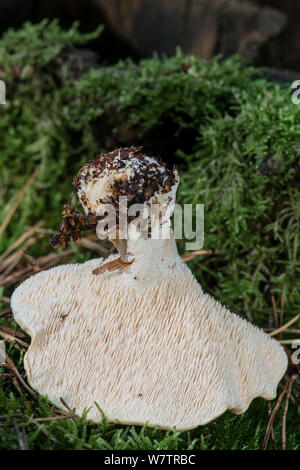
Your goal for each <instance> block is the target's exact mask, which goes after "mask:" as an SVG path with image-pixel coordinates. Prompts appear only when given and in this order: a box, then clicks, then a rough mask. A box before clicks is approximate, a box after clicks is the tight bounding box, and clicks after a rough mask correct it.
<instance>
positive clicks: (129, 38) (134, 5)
mask: <svg viewBox="0 0 300 470" xmlns="http://www.w3.org/2000/svg"><path fill="white" fill-rule="evenodd" d="M43 18H59V19H60V22H61V24H62V25H63V26H64V27H66V28H67V27H69V26H70V25H71V24H72V23H73V22H74V21H75V20H79V21H80V25H81V26H80V28H81V31H83V32H87V31H92V30H94V29H95V28H96V27H97V26H98V25H99V24H100V23H103V24H104V25H105V31H104V33H103V34H102V35H101V37H100V38H99V39H98V40H97V41H94V42H93V43H92V44H90V45H89V47H90V48H91V49H93V50H94V51H96V52H97V53H98V54H99V56H100V57H101V59H102V60H106V61H107V62H109V63H112V62H114V61H116V60H117V59H118V58H122V57H127V56H131V57H133V58H134V59H139V58H141V57H149V56H151V55H152V54H153V51H157V52H158V53H159V54H162V53H165V54H166V55H172V54H174V52H175V49H176V46H178V45H180V46H181V48H182V50H183V51H184V52H185V53H192V54H195V55H198V56H200V57H203V58H206V59H209V58H211V57H213V56H214V55H216V54H222V55H223V56H224V57H228V56H230V55H231V54H234V53H238V54H240V55H241V56H243V57H245V58H246V59H249V60H251V61H252V62H254V64H256V65H263V66H268V67H271V68H275V69H280V70H292V71H299V70H300V2H299V1H297V0H284V1H283V0H52V1H49V0H0V34H2V33H3V32H4V31H5V30H6V29H7V28H8V27H14V28H17V27H20V26H21V25H22V24H23V23H24V22H25V21H27V20H30V21H31V22H34V23H35V22H39V21H41V20H42V19H43Z"/></svg>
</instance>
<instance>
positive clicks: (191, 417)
mask: <svg viewBox="0 0 300 470" xmlns="http://www.w3.org/2000/svg"><path fill="white" fill-rule="evenodd" d="M140 150H141V149H140V148H129V149H126V148H125V149H119V150H115V151H113V152H110V153H108V154H107V155H100V156H99V157H98V158H96V159H95V160H94V161H91V162H89V163H88V164H87V165H85V166H84V167H83V168H82V169H81V170H80V171H79V173H78V174H77V175H76V177H75V179H74V185H75V187H76V189H77V192H78V196H79V199H80V200H81V202H82V205H83V207H84V208H85V211H86V213H92V214H94V215H97V216H99V214H100V213H101V210H100V207H101V205H103V204H107V203H111V204H113V205H115V206H116V207H117V199H116V198H117V196H119V195H125V196H126V197H127V198H128V206H129V207H131V205H132V204H134V203H136V202H138V203H141V204H143V207H145V208H146V206H147V205H149V202H151V201H155V202H156V203H157V204H158V205H159V206H160V207H161V208H163V215H162V217H161V218H160V219H159V220H158V219H155V221H154V222H155V223H156V228H158V229H159V231H160V233H164V234H168V235H169V237H163V239H162V238H161V239H157V238H156V239H154V238H151V237H148V238H146V237H144V236H143V235H142V231H140V232H139V229H138V226H137V225H136V226H135V230H131V229H128V233H127V236H128V238H127V240H125V242H126V243H125V244H124V243H123V242H124V240H122V241H121V239H120V237H119V235H120V214H117V219H116V234H117V236H116V238H115V239H113V242H114V244H115V246H116V247H117V248H118V249H119V250H120V251H119V254H120V255H121V258H122V262H123V264H125V265H126V266H125V269H118V262H117V260H118V257H119V255H111V256H110V257H109V258H108V259H106V260H103V259H102V260H101V259H93V260H91V261H87V262H85V263H82V264H68V265H62V266H58V267H55V268H51V269H49V270H47V271H43V272H40V273H38V274H35V275H34V276H32V277H30V278H29V279H27V280H26V281H25V282H23V283H22V284H21V285H20V286H19V287H18V288H17V289H16V290H15V291H14V293H13V296H12V309H13V312H14V318H15V320H16V321H17V322H18V323H19V325H20V326H21V327H22V328H23V329H24V330H25V331H27V332H28V333H29V334H30V335H31V338H32V341H31V345H30V348H29V350H28V352H27V353H26V355H25V359H24V365H25V369H26V373H27V377H28V381H29V383H30V385H31V386H32V387H33V388H34V389H35V390H37V391H38V392H39V393H41V394H43V395H47V396H48V398H49V399H50V401H51V402H52V403H54V404H55V405H56V406H61V403H62V401H61V398H62V399H63V400H64V401H65V402H66V403H67V404H68V405H69V406H70V407H71V408H76V412H77V414H82V413H83V412H84V410H86V409H88V410H89V411H88V418H89V419H90V420H92V421H95V422H101V420H102V416H101V414H100V413H99V410H98V407H97V406H96V405H95V403H97V404H98V405H99V406H100V407H101V409H102V410H103V412H104V413H105V415H106V417H107V420H108V422H118V423H122V424H137V425H143V424H145V423H147V424H148V425H149V426H158V427H160V428H162V429H173V428H174V426H175V427H176V429H178V430H187V429H192V428H195V427H197V426H198V425H203V424H205V423H207V422H209V421H211V420H213V419H214V418H216V417H218V416H219V415H221V414H222V413H224V412H225V411H226V410H230V411H232V412H233V413H236V414H239V413H242V412H244V411H245V410H247V408H248V407H249V404H250V402H251V401H252V400H253V399H254V398H256V397H259V396H261V397H263V398H265V399H267V400H271V399H273V398H275V396H276V388H277V385H278V382H279V381H280V379H281V378H282V376H283V375H284V372H285V370H286V367H287V357H286V354H285V352H284V350H283V348H282V346H281V345H280V344H279V343H278V342H277V341H276V340H274V339H272V338H271V337H269V336H268V335H267V334H265V333H264V332H263V331H262V330H260V329H259V328H257V327H256V326H254V325H252V324H250V323H249V322H247V321H246V320H244V319H242V318H240V317H239V316H237V315H235V314H233V313H231V312H230V311H229V310H228V309H226V308H225V307H224V306H222V305H221V304H220V303H219V302H218V301H217V300H215V299H214V298H213V297H211V296H210V295H209V294H207V293H205V292H203V290H202V288H201V286H200V285H199V284H198V282H197V281H196V279H195V277H194V276H193V274H192V272H191V271H190V269H189V268H188V267H187V266H186V264H184V262H183V261H182V259H181V257H180V256H179V254H178V252H177V248H176V243H175V240H174V237H173V232H172V228H171V223H170V218H171V215H172V210H173V206H174V203H175V194H176V190H177V185H178V181H179V178H178V175H177V173H176V171H175V170H173V171H171V170H169V169H168V168H167V167H166V166H165V164H163V163H161V162H160V161H159V160H157V159H156V158H152V157H151V158H150V157H147V156H145V155H143V154H142V153H141V151H140ZM99 217H100V219H101V216H99ZM100 219H99V221H100ZM128 221H129V218H128ZM155 223H154V227H155ZM151 230H152V227H151ZM133 233H134V236H133ZM111 263H113V266H114V268H113V269H112V270H109V269H107V270H106V269H105V266H109V265H111ZM99 265H100V266H102V268H103V269H102V270H101V273H100V274H99V275H95V274H93V271H95V270H97V268H98V267H99Z"/></svg>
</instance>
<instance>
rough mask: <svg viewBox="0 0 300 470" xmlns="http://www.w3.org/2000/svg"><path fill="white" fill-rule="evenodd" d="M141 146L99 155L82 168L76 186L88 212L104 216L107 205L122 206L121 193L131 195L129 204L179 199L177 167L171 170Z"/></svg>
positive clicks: (165, 202)
mask: <svg viewBox="0 0 300 470" xmlns="http://www.w3.org/2000/svg"><path fill="white" fill-rule="evenodd" d="M141 149H142V147H130V148H120V149H116V150H113V151H112V152H109V153H108V154H99V155H98V157H97V158H96V159H95V160H91V161H90V162H89V163H87V164H86V165H84V166H83V167H82V168H81V169H80V170H79V172H78V173H77V175H76V176H75V178H74V180H73V185H74V186H75V188H76V191H77V194H78V197H79V200H80V202H81V204H82V206H83V208H84V210H85V211H86V212H87V213H90V214H92V215H102V211H103V208H104V206H105V205H106V204H112V205H113V206H114V207H115V208H116V209H118V207H119V197H120V196H126V197H127V199H128V207H130V206H131V205H133V204H144V203H145V202H151V203H156V204H160V205H162V204H170V203H171V202H172V201H175V194H176V189H177V185H178V181H179V177H178V174H177V172H176V170H173V171H171V170H169V169H168V168H167V166H166V164H165V163H163V162H161V161H160V160H158V159H157V158H155V157H149V156H147V155H144V154H143V153H141ZM174 189H175V191H174Z"/></svg>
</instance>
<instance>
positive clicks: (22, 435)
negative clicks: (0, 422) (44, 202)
mask: <svg viewBox="0 0 300 470" xmlns="http://www.w3.org/2000/svg"><path fill="white" fill-rule="evenodd" d="M13 423H14V427H15V430H16V433H17V437H18V441H19V446H20V449H21V450H29V447H28V442H27V436H26V432H25V427H24V426H23V425H21V431H20V429H19V427H18V425H17V423H16V420H15V419H13Z"/></svg>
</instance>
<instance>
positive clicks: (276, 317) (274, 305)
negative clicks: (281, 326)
mask: <svg viewBox="0 0 300 470" xmlns="http://www.w3.org/2000/svg"><path fill="white" fill-rule="evenodd" d="M271 300H272V307H273V312H274V321H275V326H276V327H278V312H277V306H276V302H275V297H274V295H272V296H271Z"/></svg>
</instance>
